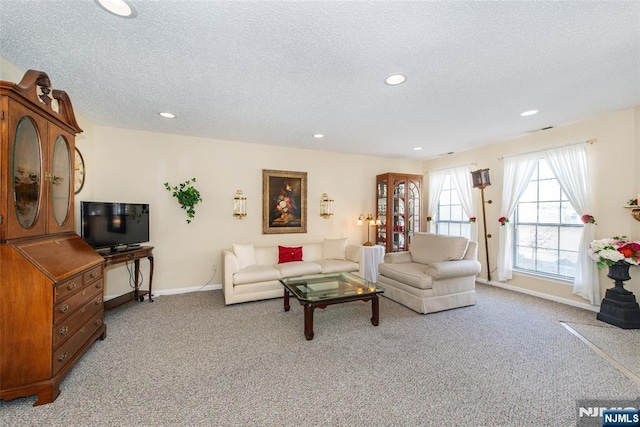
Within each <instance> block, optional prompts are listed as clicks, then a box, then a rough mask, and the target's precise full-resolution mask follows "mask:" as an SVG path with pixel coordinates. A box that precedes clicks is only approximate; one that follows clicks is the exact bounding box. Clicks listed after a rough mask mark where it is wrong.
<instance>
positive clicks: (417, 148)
mask: <svg viewBox="0 0 640 427" xmlns="http://www.w3.org/2000/svg"><path fill="white" fill-rule="evenodd" d="M420 150H422V147H413V151H420Z"/></svg>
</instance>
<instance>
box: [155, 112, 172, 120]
mask: <svg viewBox="0 0 640 427" xmlns="http://www.w3.org/2000/svg"><path fill="white" fill-rule="evenodd" d="M158 114H160V115H161V116H162V117H164V118H165V119H175V118H176V115H175V114H171V113H158Z"/></svg>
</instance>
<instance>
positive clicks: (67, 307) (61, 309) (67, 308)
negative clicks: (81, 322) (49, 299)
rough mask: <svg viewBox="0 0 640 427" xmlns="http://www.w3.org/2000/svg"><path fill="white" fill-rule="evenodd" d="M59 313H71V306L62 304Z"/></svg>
mask: <svg viewBox="0 0 640 427" xmlns="http://www.w3.org/2000/svg"><path fill="white" fill-rule="evenodd" d="M58 311H59V312H60V313H66V312H67V311H69V304H62V305H61V306H60V308H59V309H58Z"/></svg>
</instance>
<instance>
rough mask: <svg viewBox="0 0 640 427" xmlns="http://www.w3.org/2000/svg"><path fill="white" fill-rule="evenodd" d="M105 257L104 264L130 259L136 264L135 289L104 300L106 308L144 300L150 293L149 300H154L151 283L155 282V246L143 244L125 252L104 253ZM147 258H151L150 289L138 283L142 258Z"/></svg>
mask: <svg viewBox="0 0 640 427" xmlns="http://www.w3.org/2000/svg"><path fill="white" fill-rule="evenodd" d="M102 257H103V258H104V266H105V267H108V266H110V265H116V264H123V263H126V262H129V261H133V264H134V270H135V272H134V275H135V279H134V285H135V287H134V289H133V291H131V292H128V293H126V294H123V295H120V296H118V297H116V298H113V299H110V300H109V301H105V302H104V309H105V310H109V309H112V308H114V307H117V306H119V305H122V304H124V303H127V302H129V301H133V300H138V301H144V296H145V295H147V294H149V302H153V298H151V285H152V283H153V246H141V247H140V248H139V249H133V250H129V251H123V252H114V253H110V254H106V255H102ZM142 258H147V259H148V260H149V290H148V291H144V290H140V284H139V283H138V276H139V275H140V259H142Z"/></svg>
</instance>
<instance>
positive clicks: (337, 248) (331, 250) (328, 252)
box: [322, 237, 347, 260]
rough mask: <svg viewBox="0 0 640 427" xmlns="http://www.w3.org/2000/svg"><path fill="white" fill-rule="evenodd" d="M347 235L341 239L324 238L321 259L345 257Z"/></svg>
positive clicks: (343, 258)
mask: <svg viewBox="0 0 640 427" xmlns="http://www.w3.org/2000/svg"><path fill="white" fill-rule="evenodd" d="M346 255H347V237H345V238H342V239H324V242H323V244H322V259H342V260H345V259H347V256H346Z"/></svg>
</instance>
